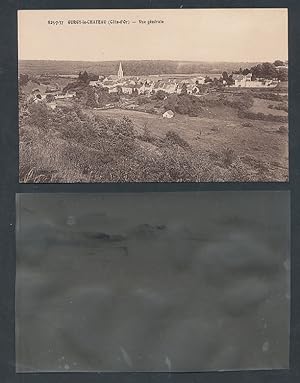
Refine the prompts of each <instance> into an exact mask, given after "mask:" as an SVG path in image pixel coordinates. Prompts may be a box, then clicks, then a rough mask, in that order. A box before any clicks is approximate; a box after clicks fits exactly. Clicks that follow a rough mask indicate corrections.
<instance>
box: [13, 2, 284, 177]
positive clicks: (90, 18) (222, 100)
mask: <svg viewBox="0 0 300 383" xmlns="http://www.w3.org/2000/svg"><path fill="white" fill-rule="evenodd" d="M18 55H19V57H18V58H19V78H18V80H19V138H20V139H19V146H20V147H19V150H20V156H19V159H20V160H19V161H20V163H19V180H20V182H22V183H75V182H76V183H78V182H82V183H92V182H98V183H101V182H272V181H280V182H285V181H288V178H289V169H288V160H289V158H288V11H287V9H281V8H276V9H272V8H268V9H264V8H257V9H256V8H252V9H234V8H233V9H168V10H167V9H159V10H158V9H156V10H43V11H41V10H21V11H19V12H18Z"/></svg>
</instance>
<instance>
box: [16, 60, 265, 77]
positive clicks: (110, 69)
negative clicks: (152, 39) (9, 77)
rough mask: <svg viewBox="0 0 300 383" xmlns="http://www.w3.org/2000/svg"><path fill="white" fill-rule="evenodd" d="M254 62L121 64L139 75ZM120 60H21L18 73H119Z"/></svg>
mask: <svg viewBox="0 0 300 383" xmlns="http://www.w3.org/2000/svg"><path fill="white" fill-rule="evenodd" d="M257 64H258V63H257V62H252V63H250V62H249V63H245V62H243V63H240V62H236V63H234V62H232V63H231V62H230V63H229V62H215V63H212V62H204V61H203V62H198V61H171V60H170V61H168V60H141V61H122V66H123V70H124V75H127V76H142V75H152V74H171V73H172V74H179V73H183V74H191V73H206V74H211V75H213V74H214V73H222V72H223V71H227V72H232V71H235V70H238V69H239V68H250V67H252V66H254V65H257ZM118 66H119V61H102V62H93V61H54V60H20V61H19V73H27V74H29V75H40V74H51V75H57V74H60V75H62V74H78V73H79V72H80V71H84V70H86V71H87V72H88V73H89V74H101V75H105V76H107V75H110V74H116V73H117V71H118Z"/></svg>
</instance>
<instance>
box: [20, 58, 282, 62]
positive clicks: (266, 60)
mask: <svg viewBox="0 0 300 383" xmlns="http://www.w3.org/2000/svg"><path fill="white" fill-rule="evenodd" d="M276 60H280V61H288V58H286V59H283V58H276V59H264V60H245V61H239V60H232V61H228V60H224V61H222V60H180V59H129V60H128V59H127V60H121V59H114V60H73V59H42V58H41V59H19V58H18V61H69V62H93V63H97V62H115V61H117V62H128V61H172V62H178V61H179V62H202V63H255V62H274V61H276Z"/></svg>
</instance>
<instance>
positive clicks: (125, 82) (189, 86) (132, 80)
mask: <svg viewBox="0 0 300 383" xmlns="http://www.w3.org/2000/svg"><path fill="white" fill-rule="evenodd" d="M152 77H154V76H152ZM204 82H205V77H202V76H199V77H195V78H188V79H184V80H178V79H166V80H164V79H161V77H159V76H157V79H156V80H155V79H151V78H150V77H148V78H147V77H146V76H141V77H134V76H132V77H127V76H126V77H125V76H124V73H123V68H122V63H120V65H119V70H118V74H117V75H111V76H109V77H106V78H103V76H99V79H98V80H96V81H90V82H89V85H90V86H93V87H99V88H106V89H107V90H108V92H109V93H123V94H155V93H157V92H158V91H160V90H161V91H164V92H166V93H169V94H171V93H177V94H180V93H181V92H182V90H183V88H184V87H185V88H186V91H187V93H188V94H197V93H199V87H198V86H197V85H198V84H204Z"/></svg>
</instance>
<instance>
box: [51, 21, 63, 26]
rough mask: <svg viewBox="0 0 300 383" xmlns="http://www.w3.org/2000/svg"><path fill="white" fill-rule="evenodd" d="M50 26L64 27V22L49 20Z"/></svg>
mask: <svg viewBox="0 0 300 383" xmlns="http://www.w3.org/2000/svg"><path fill="white" fill-rule="evenodd" d="M48 24H49V25H63V24H64V22H63V20H48Z"/></svg>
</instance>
